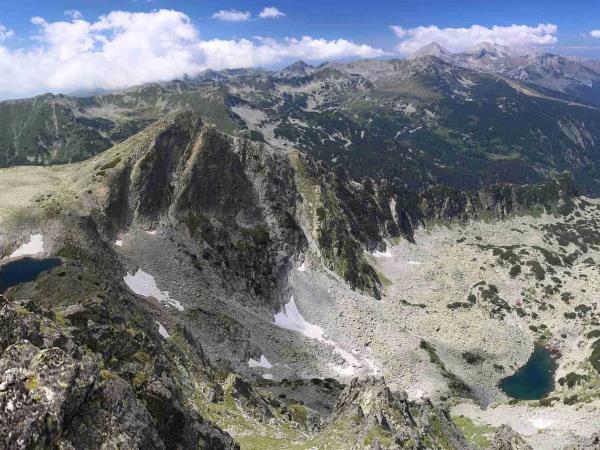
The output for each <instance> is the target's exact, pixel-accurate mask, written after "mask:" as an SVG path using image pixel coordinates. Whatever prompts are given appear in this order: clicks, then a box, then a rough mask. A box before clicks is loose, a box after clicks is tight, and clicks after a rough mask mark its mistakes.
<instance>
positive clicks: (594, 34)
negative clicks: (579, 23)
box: [590, 30, 600, 38]
mask: <svg viewBox="0 0 600 450" xmlns="http://www.w3.org/2000/svg"><path fill="white" fill-rule="evenodd" d="M590 36H591V37H593V38H600V30H592V31H590Z"/></svg>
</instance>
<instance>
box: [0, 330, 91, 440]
mask: <svg viewBox="0 0 600 450" xmlns="http://www.w3.org/2000/svg"><path fill="white" fill-rule="evenodd" d="M0 373H2V381H0V384H1V386H2V391H1V392H0V411H2V414H0V417H1V421H0V436H2V437H1V439H2V440H3V442H2V447H3V448H36V447H38V448H44V447H49V446H50V445H51V443H52V442H54V441H55V440H56V439H57V437H59V436H61V435H62V434H63V433H64V432H65V431H66V429H67V428H68V426H69V422H70V421H71V419H72V417H74V416H75V415H77V414H78V412H79V409H80V408H81V406H82V405H83V404H84V403H85V402H86V401H87V400H88V397H89V396H90V395H91V393H92V391H93V389H94V387H95V386H96V383H97V382H98V377H99V370H98V366H97V365H96V364H95V363H94V362H93V361H91V360H90V359H89V357H84V358H82V360H81V361H76V360H74V359H73V358H72V357H71V356H69V355H68V354H66V353H65V352H64V351H63V350H61V349H59V348H56V347H53V348H48V349H43V350H40V349H39V348H37V347H35V346H34V345H32V344H31V343H29V342H28V341H19V342H17V343H15V344H13V345H11V346H10V347H8V348H7V349H6V350H5V351H4V352H3V353H2V357H1V358H0Z"/></svg>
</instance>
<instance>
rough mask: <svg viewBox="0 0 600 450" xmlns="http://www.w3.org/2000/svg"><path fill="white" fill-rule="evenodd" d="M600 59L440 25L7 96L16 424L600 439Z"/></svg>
mask: <svg viewBox="0 0 600 450" xmlns="http://www.w3.org/2000/svg"><path fill="white" fill-rule="evenodd" d="M0 30H1V29H0ZM599 80H600V72H598V71H597V65H596V64H594V63H593V62H590V61H586V60H580V59H575V58H566V57H562V56H558V55H554V54H550V53H545V52H541V51H525V50H522V49H521V50H515V49H511V48H508V47H503V46H499V45H495V44H489V43H482V44H479V45H477V46H476V47H475V48H473V49H471V50H468V51H463V52H451V51H448V50H446V49H445V48H443V46H441V45H439V44H436V43H432V44H429V45H427V46H426V47H425V48H423V49H421V50H420V51H418V52H416V53H415V54H414V55H413V56H411V57H409V58H406V59H401V60H393V59H389V60H388V59H381V60H358V61H353V62H347V63H343V64H342V63H322V64H320V65H310V64H307V63H304V62H302V61H299V62H297V63H294V64H292V65H290V66H288V67H286V68H283V69H280V70H273V71H269V70H262V69H235V70H223V71H214V70H207V71H205V72H202V73H199V74H196V75H195V76H193V77H185V78H184V79H180V80H173V81H170V82H164V83H154V84H145V85H141V86H135V87H131V88H128V89H125V90H116V91H107V92H103V93H102V94H99V95H95V96H89V97H78V96H67V95H52V94H47V95H43V96H39V97H35V98H30V99H22V100H11V101H6V102H2V103H0V117H1V118H2V119H1V120H0V165H2V167H3V168H2V169H0V447H1V448H6V449H45V448H49V449H55V448H56V449H82V450H83V449H99V448H103V449H113V448H115V449H116V448H122V449H373V450H376V449H377V450H378V449H415V450H416V449H423V450H425V449H440V450H441V449H444V450H455V449H461V450H462V449H465V450H467V449H471V450H475V449H489V450H525V449H593V448H600V447H599V445H600V444H599V443H598V442H599V439H598V433H599V432H600V412H599V409H598V408H599V406H600V403H599V400H598V398H599V395H600V310H598V290H599V288H600V277H599V272H598V268H599V265H598V264H599V263H600V200H598V199H597V198H595V197H597V196H598V194H599V193H600V152H599V148H598V142H600V112H599V109H598V107H599V104H600V103H599V99H600V96H599V95H598V92H597V87H596V84H597V82H598V81H599ZM523 373H525V375H523ZM536 377H537V378H536ZM523 380H524V381H523ZM541 384H543V385H544V389H543V392H542V393H539V391H540V390H539V389H532V388H531V386H532V385H533V386H536V385H537V386H538V387H539V386H540V385H541ZM507 386H511V388H510V389H509V388H508V387H507Z"/></svg>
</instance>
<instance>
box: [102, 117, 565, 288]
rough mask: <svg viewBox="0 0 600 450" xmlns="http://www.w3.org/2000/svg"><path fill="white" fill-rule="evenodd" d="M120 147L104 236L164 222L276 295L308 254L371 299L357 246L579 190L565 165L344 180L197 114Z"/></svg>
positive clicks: (549, 203)
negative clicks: (528, 182) (541, 171)
mask: <svg viewBox="0 0 600 450" xmlns="http://www.w3.org/2000/svg"><path fill="white" fill-rule="evenodd" d="M116 148H121V149H122V150H121V151H120V152H117V153H115V155H120V156H114V158H115V159H114V160H112V161H110V162H109V163H108V164H105V167H106V166H110V167H108V169H103V167H99V168H97V169H98V171H99V172H105V171H106V172H111V173H110V175H109V182H108V189H109V194H108V196H107V199H106V203H105V205H104V206H103V208H102V210H101V215H100V216H98V217H97V220H98V222H99V223H101V224H103V226H104V228H105V233H107V234H108V235H114V234H115V233H116V231H117V230H119V229H123V228H126V227H128V226H129V225H130V224H132V223H137V224H141V225H142V226H144V227H147V228H152V227H154V226H156V225H157V224H159V223H169V224H170V226H171V227H172V228H173V229H175V230H178V232H179V233H180V234H181V236H182V239H183V241H185V242H186V245H187V246H188V247H189V251H190V253H191V254H192V255H193V258H195V259H196V260H198V261H203V262H205V263H207V264H210V265H211V266H212V267H216V268H219V269H218V270H221V271H222V273H223V276H224V277H226V278H227V279H228V280H229V282H230V283H232V285H233V286H236V287H238V288H241V289H246V290H247V291H249V292H252V293H254V295H255V296H257V297H261V296H262V297H266V298H270V299H274V298H275V297H276V295H277V292H278V291H280V288H282V286H280V285H279V282H280V281H281V280H282V278H283V275H285V273H286V271H287V270H289V267H290V262H291V261H292V260H294V259H296V258H298V257H299V255H301V254H303V253H305V252H307V251H310V252H313V253H314V254H316V255H317V256H318V257H319V258H320V259H321V261H322V262H323V263H324V264H325V266H327V267H328V268H329V269H331V270H333V271H334V272H336V273H337V274H338V275H340V276H341V277H343V278H344V279H345V280H346V281H347V282H348V283H349V284H350V286H351V287H352V288H353V289H356V290H360V291H363V292H365V293H368V294H370V295H372V296H374V297H376V298H379V296H380V294H381V281H380V280H379V278H378V275H377V273H376V272H375V270H374V269H373V268H372V267H371V265H370V264H369V261H368V258H366V257H365V252H372V251H374V250H384V249H385V239H387V238H395V237H399V236H404V237H405V238H407V239H409V240H410V239H412V236H413V232H414V230H415V228H416V227H418V226H420V225H423V224H425V223H427V222H429V221H433V220H451V219H456V220H468V219H477V218H497V219H501V218H503V217H506V216H507V215H509V214H511V213H513V212H516V211H524V212H525V211H528V210H530V209H531V208H534V207H538V206H541V207H544V208H546V209H547V210H551V209H555V208H556V207H560V208H562V209H565V208H566V209H568V208H569V205H570V198H572V197H573V196H574V195H576V191H575V188H574V187H573V182H572V179H571V178H570V176H569V175H568V174H563V175H560V176H557V177H556V178H555V179H551V180H549V181H548V182H547V183H545V184H543V185H535V186H516V185H494V186H490V187H487V188H485V189H482V190H481V191H478V192H463V191H458V190H456V189H450V188H446V187H437V188H431V189H429V190H426V191H423V192H416V191H409V190H406V189H399V188H395V187H394V186H392V185H391V184H389V183H387V182H385V181H383V180H379V181H375V180H372V179H369V178H364V179H352V178H350V177H349V176H348V175H347V174H346V172H345V171H344V170H342V169H337V170H335V171H330V170H328V169H327V168H326V167H325V166H324V165H323V164H321V163H319V162H315V161H314V160H313V159H311V158H310V157H307V156H306V155H303V154H301V153H299V152H294V151H293V152H290V153H287V154H286V153H283V152H281V151H280V150H277V149H274V148H272V147H270V146H269V145H268V144H265V143H257V142H252V141H249V140H246V139H243V138H234V137H230V136H226V135H224V134H222V133H220V132H218V131H216V130H215V129H214V128H212V127H208V126H205V125H204V124H203V123H202V121H201V119H200V118H199V117H198V115H196V114H194V113H181V114H178V115H176V116H173V117H172V118H170V119H168V120H166V121H162V122H159V124H157V125H155V126H154V128H153V131H152V132H151V133H149V135H148V136H146V137H144V138H136V137H134V138H132V139H130V140H128V141H125V142H124V143H123V144H120V146H118V147H116Z"/></svg>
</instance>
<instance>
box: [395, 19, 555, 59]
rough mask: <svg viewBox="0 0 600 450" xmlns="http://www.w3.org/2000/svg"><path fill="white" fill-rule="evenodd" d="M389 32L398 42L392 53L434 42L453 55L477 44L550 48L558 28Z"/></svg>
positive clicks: (398, 29) (475, 27) (397, 29)
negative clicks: (545, 46)
mask: <svg viewBox="0 0 600 450" xmlns="http://www.w3.org/2000/svg"><path fill="white" fill-rule="evenodd" d="M392 31H393V32H394V33H395V34H396V36H397V37H398V38H399V39H400V42H399V43H398V45H397V46H396V51H397V52H398V53H401V54H404V55H409V54H412V53H414V52H416V51H417V50H419V49H420V48H422V47H423V46H425V45H427V44H429V43H431V42H437V43H438V44H440V45H442V46H443V47H445V48H447V49H448V50H450V51H453V52H459V51H464V50H467V49H469V48H471V47H473V46H474V45H476V44H478V43H480V42H490V43H493V44H500V45H505V46H507V47H516V48H526V47H532V46H540V45H550V44H554V43H556V41H557V38H556V33H557V32H558V27H557V26H556V25H554V24H551V23H547V24H539V25H537V26H535V27H531V26H527V25H510V26H498V25H494V26H492V27H484V26H481V25H472V26H470V27H469V28H438V27H437V26H435V25H431V26H427V27H423V26H421V27H416V28H410V29H405V28H402V27H398V26H392Z"/></svg>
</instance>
